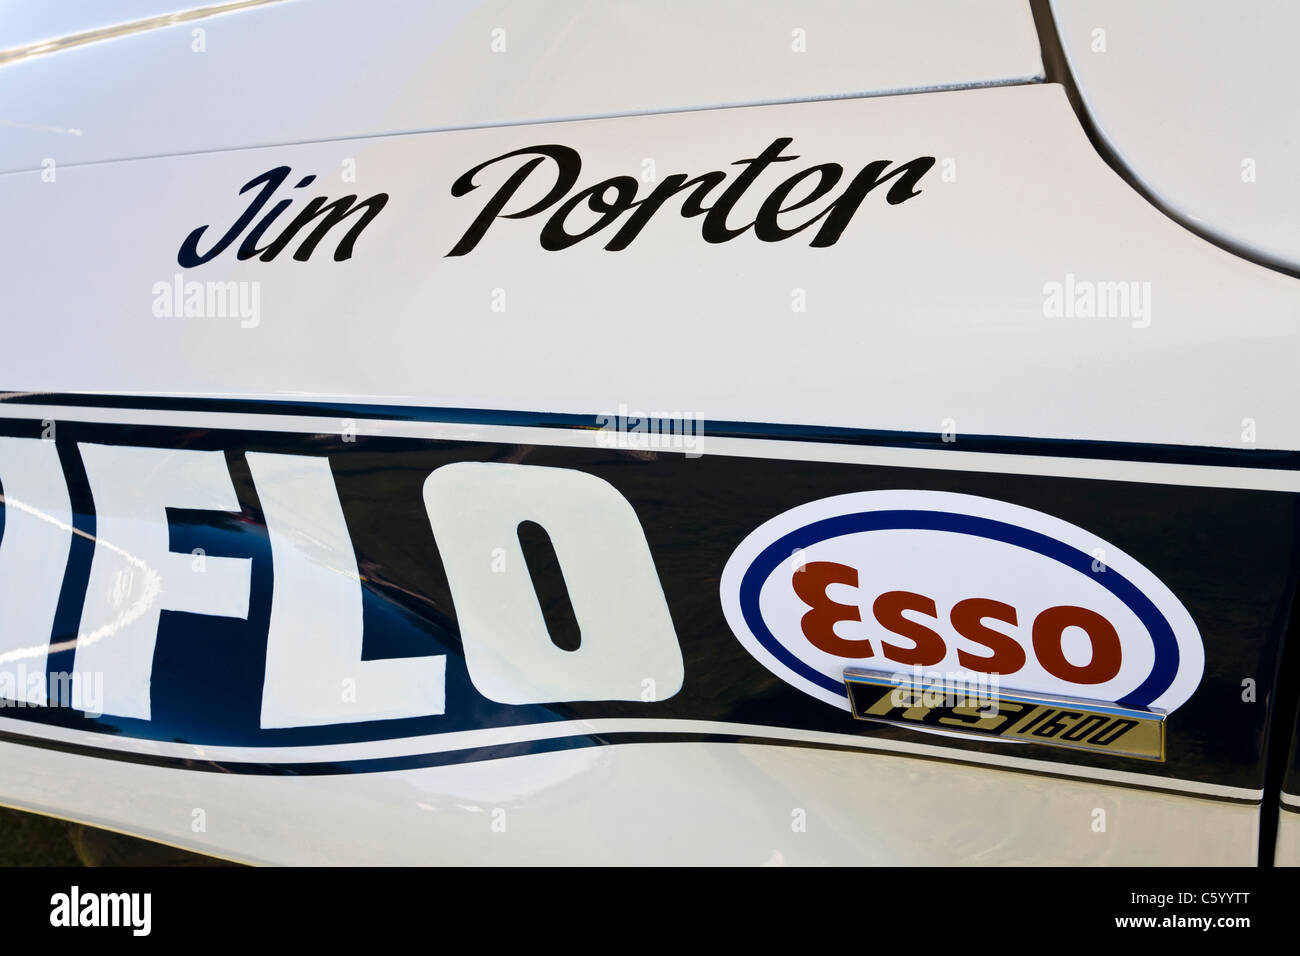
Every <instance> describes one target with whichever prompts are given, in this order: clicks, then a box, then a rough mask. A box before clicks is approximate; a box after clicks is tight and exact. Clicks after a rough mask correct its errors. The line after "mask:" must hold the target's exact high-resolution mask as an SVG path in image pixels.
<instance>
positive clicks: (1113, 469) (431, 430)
mask: <svg viewBox="0 0 1300 956" xmlns="http://www.w3.org/2000/svg"><path fill="white" fill-rule="evenodd" d="M0 418H10V419H13V418H18V419H35V420H45V419H48V420H50V421H55V422H57V421H77V422H91V423H99V424H117V425H163V426H173V427H181V428H184V427H200V428H229V429H239V430H244V431H264V432H283V433H290V434H304V435H341V434H342V432H343V423H344V422H347V423H348V425H349V429H350V430H351V431H352V432H353V433H355V434H357V435H369V436H374V437H382V438H423V439H432V440H440V441H458V442H464V441H483V442H499V443H503V444H516V445H518V444H523V445H550V446H556V447H567V448H596V449H600V450H602V451H603V450H607V448H606V446H605V445H603V444H602V443H601V442H602V438H604V439H607V438H608V433H607V432H604V431H602V430H601V429H599V428H595V427H592V428H572V427H567V428H566V427H559V428H542V427H529V426H522V425H485V424H471V423H455V422H409V421H394V420H388V419H368V418H356V419H353V418H348V417H346V416H339V417H334V416H308V415H293V414H273V413H257V412H196V411H186V410H174V409H135V408H103V407H84V406H63V405H23V404H14V403H9V402H4V401H0ZM592 421H593V422H594V421H595V418H594V417H593V419H592ZM699 442H700V445H699V448H700V451H702V452H703V453H704V454H705V455H725V456H728V457H741V458H769V459H783V460H791V461H822V462H836V463H845V464H859V465H880V466H886V467H894V468H925V469H931V470H940V471H982V472H993V473H998V474H1008V475H1038V476H1044V477H1054V478H1080V479H1090V480H1103V481H1134V482H1141V483H1144V484H1160V485H1181V486H1184V487H1194V488H1241V489H1249V490H1256V491H1286V492H1300V471H1289V470H1286V469H1281V468H1239V467H1233V466H1226V465H1190V464H1178V463H1171V462H1142V461H1124V460H1113V459H1104V458H1062V457H1051V456H1040V455H1034V454H1031V453H1026V454H1014V455H1013V454H1004V453H997V452H975V451H956V450H953V451H940V450H937V449H931V448H891V447H881V446H875V445H853V444H843V443H838V442H819V441H811V440H804V439H771V438H730V437H723V436H711V435H709V434H708V433H707V432H705V433H704V435H703V436H702V437H701V438H700V439H699ZM658 450H659V451H660V453H665V454H683V453H684V452H681V451H678V450H676V449H658Z"/></svg>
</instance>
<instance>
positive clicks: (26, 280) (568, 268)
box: [0, 86, 1300, 449]
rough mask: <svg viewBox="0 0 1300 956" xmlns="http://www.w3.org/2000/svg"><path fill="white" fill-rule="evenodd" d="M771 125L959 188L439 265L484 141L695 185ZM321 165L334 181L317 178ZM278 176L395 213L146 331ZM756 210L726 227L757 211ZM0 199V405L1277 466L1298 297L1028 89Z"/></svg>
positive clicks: (243, 267) (826, 155)
mask: <svg viewBox="0 0 1300 956" xmlns="http://www.w3.org/2000/svg"><path fill="white" fill-rule="evenodd" d="M782 135H784V136H791V137H793V138H794V145H795V147H797V149H798V152H799V154H800V155H801V157H803V159H804V161H805V162H807V163H808V164H812V163H816V162H825V161H837V160H847V159H849V158H855V159H857V160H858V161H860V162H861V163H863V164H864V165H865V163H866V162H868V161H870V160H871V159H874V158H877V157H882V156H884V157H907V158H910V157H912V156H915V155H918V154H927V153H928V154H931V155H935V156H937V157H942V158H951V159H952V161H953V163H954V167H953V168H954V170H955V172H954V175H955V176H956V179H955V181H952V182H943V181H941V179H940V178H939V176H938V175H937V174H938V173H939V171H940V167H936V168H935V169H934V170H933V171H932V173H933V174H936V175H933V176H932V178H931V179H930V180H929V181H928V182H927V183H926V188H925V189H924V191H923V193H922V195H920V196H918V197H916V198H914V199H912V200H910V201H908V202H906V203H904V204H902V205H899V206H893V207H891V206H886V205H885V204H884V202H883V198H882V197H881V196H880V195H879V194H876V195H873V196H872V197H870V198H869V201H868V202H866V203H864V206H863V208H862V209H861V210H860V211H859V213H858V216H857V218H856V219H855V220H854V221H853V223H852V224H851V225H850V227H849V229H848V231H847V232H846V233H845V236H844V238H843V239H842V240H841V241H840V242H839V243H838V244H837V245H835V246H832V247H829V248H822V249H814V248H809V247H808V245H807V240H806V239H804V238H803V237H802V236H797V237H794V238H791V239H787V240H785V241H783V242H779V243H761V242H758V241H756V240H755V239H754V238H753V236H752V235H743V236H740V237H739V238H737V239H734V240H732V241H730V242H728V243H724V244H721V245H716V246H706V245H705V244H704V243H703V242H702V241H701V239H700V227H699V224H698V223H699V221H698V220H688V219H682V218H681V217H680V216H677V215H675V213H674V211H673V210H672V209H667V210H664V211H663V212H661V213H660V214H659V216H658V217H657V218H655V219H653V220H652V221H651V222H650V224H649V225H648V226H647V227H646V228H645V230H644V231H643V232H642V234H641V235H640V236H639V237H638V239H637V240H636V241H635V242H634V243H633V244H632V245H631V246H630V247H629V248H628V249H626V250H624V251H622V252H619V253H608V252H605V251H603V250H602V249H601V248H600V247H599V245H597V243H598V242H599V241H601V239H602V238H603V236H602V235H597V236H596V237H593V238H592V239H591V240H588V241H586V242H584V243H581V244H579V245H576V246H573V247H572V248H570V249H567V250H564V252H563V253H562V254H556V253H548V252H544V251H543V250H541V249H540V248H539V247H538V245H537V232H538V230H539V229H540V228H541V222H540V221H539V220H537V219H532V220H508V221H501V222H498V223H496V224H495V225H494V227H493V228H492V229H491V230H490V231H489V232H488V234H487V235H486V237H485V239H484V240H483V242H482V243H481V244H480V245H479V247H478V248H477V249H476V250H474V252H472V253H470V254H469V255H466V256H461V257H457V258H446V257H445V253H446V252H447V251H449V250H450V249H451V248H452V246H453V245H454V243H455V242H456V241H457V239H458V238H459V237H460V235H461V234H462V233H463V232H464V230H465V229H466V228H467V226H468V225H469V223H470V221H471V220H472V219H473V217H474V216H475V215H477V213H478V211H479V209H480V208H481V205H482V203H483V202H485V201H486V197H483V198H479V192H483V191H485V190H486V188H487V187H484V189H483V190H480V191H479V192H476V193H471V194H470V195H469V196H466V197H462V198H460V199H457V198H454V197H452V196H451V195H450V194H449V192H448V189H449V184H450V183H451V182H452V181H453V180H454V179H455V178H456V177H457V176H459V175H460V174H461V173H463V172H465V171H466V170H468V169H470V168H471V167H473V166H475V165H476V164H478V163H481V162H484V161H485V160H487V159H490V158H492V157H494V156H498V155H500V154H502V153H504V152H507V151H509V150H512V149H518V148H521V147H527V146H530V145H533V144H536V143H546V142H550V141H553V140H555V139H556V138H557V137H558V138H561V139H562V141H563V142H565V143H567V144H569V145H571V146H573V147H574V148H576V149H578V150H579V152H580V153H581V154H582V156H583V158H584V167H583V170H584V171H583V174H582V176H581V178H580V180H579V182H580V184H584V185H585V184H591V183H594V182H596V181H597V180H599V179H604V178H607V177H609V176H612V175H616V174H633V175H635V174H636V173H637V172H638V171H639V170H640V169H641V163H642V160H643V159H644V158H645V157H647V156H650V157H652V158H653V159H654V161H655V164H656V166H657V168H658V169H659V170H661V171H662V172H663V174H666V173H668V172H670V171H687V172H692V173H699V172H704V171H707V170H712V169H724V168H726V167H727V166H728V164H730V163H731V162H732V161H734V160H736V159H738V158H743V157H747V156H753V155H755V154H756V153H757V152H758V151H759V150H760V149H762V148H763V147H764V146H766V145H767V144H768V143H770V142H771V140H772V139H773V138H774V137H776V136H782ZM347 159H354V160H355V163H356V169H357V171H358V172H357V177H358V180H357V182H356V183H355V184H345V183H343V182H341V181H340V182H339V183H338V185H337V186H333V187H331V186H330V185H329V181H330V180H331V179H333V178H335V177H334V176H333V175H332V174H331V173H332V171H336V170H340V169H341V164H342V163H343V162H344V160H347ZM276 164H288V165H290V166H292V167H293V168H294V170H295V171H296V172H302V173H305V172H315V173H317V174H319V177H320V182H321V184H322V186H324V187H325V188H327V189H329V191H330V192H331V193H333V194H334V195H342V194H344V192H345V191H356V192H357V193H359V194H361V195H369V194H370V192H371V191H380V190H382V191H386V192H389V193H390V194H391V195H392V196H393V197H394V198H393V200H392V202H391V203H390V205H389V207H388V208H387V209H385V211H384V214H383V215H381V216H380V217H379V218H377V219H376V220H375V221H374V223H372V224H371V225H370V226H369V227H368V229H367V231H366V232H365V233H364V234H363V235H362V237H361V239H360V241H359V243H358V245H357V251H356V254H355V255H354V257H353V258H352V259H351V260H348V261H346V262H343V263H336V262H333V261H332V260H331V259H330V258H329V255H328V244H327V246H326V249H325V251H323V252H318V253H317V254H316V255H315V256H314V257H313V258H312V259H311V260H310V261H308V262H295V261H293V260H291V259H289V258H288V257H287V256H283V257H281V258H280V259H278V260H276V261H275V262H271V263H264V262H261V261H260V260H251V261H247V262H243V263H239V262H236V261H235V260H234V259H233V258H232V253H227V254H225V255H223V256H220V257H218V258H216V259H214V260H213V261H212V262H210V263H208V264H206V265H203V266H200V267H197V268H194V269H190V270H187V272H186V275H185V279H186V281H193V280H197V281H228V280H247V281H250V282H252V281H256V282H259V283H260V287H259V288H260V294H261V314H260V318H259V320H258V324H257V326H256V327H255V328H241V327H240V326H241V322H240V320H239V319H235V318H227V319H184V318H179V319H178V318H159V317H156V316H155V315H154V314H153V311H152V309H153V305H154V302H155V299H156V298H157V293H156V292H155V291H154V287H155V285H157V284H158V283H164V284H166V283H170V282H172V281H173V277H174V276H175V275H176V274H178V273H179V272H180V269H179V268H178V266H177V265H176V250H177V247H178V246H179V244H180V242H181V240H182V239H183V238H184V237H185V236H186V234H188V233H189V232H190V230H192V229H193V228H195V227H196V226H198V225H202V224H205V223H214V224H216V225H215V226H214V228H216V229H224V227H225V224H228V223H230V222H233V221H234V220H235V219H236V218H237V216H238V214H239V212H240V211H241V210H242V209H243V208H244V206H245V205H247V197H240V196H238V195H237V190H238V189H239V188H240V187H241V186H242V185H243V184H244V183H245V182H247V181H248V180H249V179H250V178H252V177H253V176H255V175H257V174H258V173H260V172H262V171H263V170H266V169H268V168H270V167H271V166H273V165H276ZM501 175H504V173H503V174H501ZM775 182H779V178H777V177H776V174H773V180H772V183H770V184H769V186H768V188H771V185H772V184H774V183H775ZM753 192H754V193H755V194H756V195H755V196H754V198H752V199H747V200H745V201H744V202H742V203H741V204H740V206H739V207H738V208H737V211H736V213H735V216H736V218H737V220H739V217H742V216H744V215H745V214H746V213H749V214H751V215H752V212H753V207H754V205H756V204H757V203H758V202H759V201H761V198H762V196H763V195H765V194H766V190H764V189H763V188H762V187H761V186H759V187H756V188H755V190H753ZM0 203H2V204H3V205H4V207H5V208H6V209H8V210H10V213H11V215H12V218H13V221H15V222H21V223H23V224H24V227H23V228H22V229H14V230H10V231H8V232H7V233H6V234H5V235H4V237H3V239H2V240H0V243H2V245H0V251H2V252H3V255H4V257H5V261H6V262H7V263H8V269H9V273H10V275H11V277H12V278H11V281H10V285H9V288H8V293H7V295H6V297H5V300H4V309H5V310H6V320H7V322H8V325H9V341H8V349H7V350H6V355H5V363H6V367H4V368H3V371H4V372H5V377H6V379H7V380H8V381H9V382H10V384H9V386H8V387H10V388H13V389H17V390H31V391H38V390H39V391H89V392H108V393H120V392H130V393H143V394H173V395H239V396H262V397H270V396H277V395H299V396H312V397H314V398H330V399H338V398H344V399H347V400H350V401H372V400H373V401H383V402H392V403H398V402H400V403H406V404H412V405H430V406H451V407H471V408H502V409H524V410H544V411H563V412H574V413H579V414H593V415H594V414H599V413H602V412H607V411H612V410H614V409H615V408H617V406H618V405H619V404H620V403H625V404H626V405H628V407H630V408H633V409H643V410H650V409H676V410H681V411H685V412H687V413H688V414H692V415H697V414H698V415H702V416H703V417H705V418H706V419H709V420H720V421H751V422H788V423H795V424H804V425H843V426H850V427H866V428H880V429H898V430H905V431H920V432H930V433H938V432H940V431H942V430H943V429H944V428H945V427H948V426H947V423H948V422H949V421H951V422H952V423H953V425H952V427H953V429H954V430H955V431H956V432H957V433H958V434H963V433H964V434H1000V435H1019V436H1030V437H1049V438H1086V439H1097V440H1104V441H1146V442H1161V443H1173V444H1186V445H1210V446H1221V447H1243V429H1244V423H1245V422H1246V421H1247V420H1251V421H1253V422H1254V423H1255V433H1254V434H1255V444H1256V445H1257V446H1258V447H1266V448H1287V449H1295V448H1300V419H1297V417H1296V416H1295V415H1294V413H1293V411H1294V409H1295V408H1296V407H1297V402H1298V401H1300V384H1297V380H1296V378H1295V376H1294V375H1292V374H1291V372H1292V370H1293V369H1294V368H1295V367H1296V366H1297V364H1298V363H1300V339H1297V336H1296V332H1297V329H1298V328H1300V295H1297V284H1296V280H1294V279H1291V278H1288V277H1286V276H1283V275H1279V274H1277V273H1274V272H1271V271H1269V270H1267V269H1264V268H1262V267H1260V266H1257V265H1254V264H1252V263H1249V262H1246V261H1244V260H1241V259H1239V258H1237V257H1235V256H1233V255H1231V254H1229V253H1227V252H1224V251H1222V250H1220V249H1218V248H1215V247H1214V246H1212V245H1211V244H1209V243H1207V242H1205V241H1203V240H1201V239H1199V238H1197V237H1195V236H1193V235H1191V234H1189V233H1188V232H1187V231H1186V230H1184V229H1183V228H1182V227H1180V226H1178V225H1177V224H1175V223H1173V222H1171V221H1170V220H1169V219H1168V218H1166V217H1165V216H1164V215H1162V214H1161V213H1160V212H1159V211H1157V210H1155V209H1153V208H1152V207H1151V206H1150V205H1149V204H1147V203H1146V202H1145V201H1144V200H1142V199H1141V198H1140V197H1138V196H1136V195H1135V194H1134V193H1133V192H1132V191H1131V190H1130V189H1129V188H1128V187H1127V186H1125V185H1124V183H1123V182H1122V181H1121V180H1120V179H1119V178H1118V177H1117V176H1116V175H1115V174H1114V173H1113V172H1111V171H1110V170H1109V169H1108V168H1107V167H1106V166H1105V165H1104V164H1103V163H1102V161H1101V160H1100V159H1099V158H1098V157H1097V156H1096V154H1095V153H1094V152H1093V151H1092V150H1091V147H1090V146H1089V145H1088V142H1087V140H1086V139H1085V138H1084V136H1083V134H1082V133H1081V132H1080V130H1079V128H1078V124H1077V121H1076V119H1075V117H1074V115H1073V113H1072V112H1071V111H1070V109H1069V106H1068V104H1067V103H1066V100H1065V97H1064V95H1063V94H1062V92H1061V90H1060V89H1059V88H1058V87H1055V86H1020V87H1009V88H999V89H986V90H966V91H959V92H946V93H933V94H932V93H925V94H916V95H910V96H891V97H878V98H871V99H858V100H842V101H832V102H819V103H809V104H800V105H789V106H770V107H755V108H752V109H743V110H740V109H737V110H724V111H717V112H695V113H682V114H668V115H656V116H645V117H627V118H617V119H608V120H596V121H591V122H585V123H567V124H563V125H560V126H549V127H532V126H530V127H510V128H501V129H490V130H474V131H456V132H447V133H434V134H418V135H411V136H389V137H382V138H378V139H369V140H350V141H347V142H344V143H318V144H308V145H301V146H289V147H280V148H275V149H267V150H240V151H237V152H227V153H214V154H204V155H196V156H176V157H166V158H159V159H151V160H141V161H132V162H123V163H114V164H92V165H86V166H77V167H72V168H68V169H63V170H60V172H59V173H58V178H57V181H56V182H53V183H43V182H41V180H40V178H39V174H38V173H35V172H33V173H20V174H10V175H7V176H4V177H0ZM92 222H93V223H98V224H102V225H97V226H94V227H88V223H92ZM56 249H57V254H55V253H54V252H53V250H56ZM123 250H130V254H129V255H122V254H121V253H122V251H123ZM706 254H707V259H706V258H705V257H706ZM505 263H509V265H508V266H506V265H504V264H505ZM649 275H653V276H654V279H653V281H649V280H648V278H647V277H648V276H649ZM1070 277H1076V278H1077V279H1078V280H1084V281H1087V282H1094V283H1101V282H1136V283H1138V284H1139V288H1141V287H1142V284H1149V285H1147V286H1146V288H1148V289H1149V301H1148V304H1149V305H1150V315H1148V316H1146V317H1143V316H1140V315H1136V314H1135V315H1134V316H1132V317H1130V316H1116V317H1107V318H1069V317H1060V318H1057V317H1047V316H1046V315H1045V311H1046V310H1047V308H1048V299H1049V295H1048V293H1047V291H1046V289H1047V287H1048V284H1049V283H1060V284H1064V283H1065V282H1067V281H1074V280H1072V279H1070ZM496 290H501V292H502V293H504V295H505V297H506V309H505V311H504V312H501V311H495V310H494V308H493V301H494V295H496V294H497V293H496ZM796 290H804V292H805V293H806V302H807V306H806V308H807V311H806V312H804V313H799V312H796V311H794V309H793V308H792V294H794V293H795V292H796ZM55 302H57V303H58V309H59V310H60V312H61V314H64V315H71V316H79V317H84V320H82V321H79V322H78V325H77V328H76V339H77V343H78V347H77V348H75V349H71V348H69V349H63V348H59V347H57V346H56V347H53V348H52V347H51V339H50V336H51V329H50V327H49V326H48V325H47V324H46V323H43V322H39V321H31V320H28V319H26V318H24V317H34V316H40V315H45V314H49V312H50V310H51V308H52V305H53V303H55ZM1228 317H1230V321H1229V320H1228ZM394 343H400V347H398V348H394ZM561 343H563V347H556V346H557V345H559V344H561ZM622 343H627V346H625V345H623V344H622ZM539 356H545V360H544V361H539ZM774 382H780V383H782V388H781V389H779V390H778V389H774V388H773V387H772V383H774ZM990 383H996V388H991V387H990Z"/></svg>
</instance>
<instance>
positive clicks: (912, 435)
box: [0, 392, 1300, 471]
mask: <svg viewBox="0 0 1300 956" xmlns="http://www.w3.org/2000/svg"><path fill="white" fill-rule="evenodd" d="M0 402H9V403H10V404H16V405H55V406H68V407H77V406H89V407H94V408H122V409H138V410H141V411H178V412H185V411H190V412H210V413H226V414H242V415H290V416H293V415H298V416H311V417H318V418H320V417H323V418H340V419H344V418H351V419H358V420H368V421H401V422H424V423H446V424H455V425H503V426H511V427H521V428H553V429H581V430H584V431H596V430H599V429H600V427H601V422H600V419H601V417H602V416H603V415H605V414H608V413H604V412H597V413H593V414H590V415H572V414H565V413H560V412H529V411H511V410H491V409H466V408H432V407H430V408H421V407H414V406H404V405H367V404H346V403H337V402H295V401H289V400H280V399H208V398H169V397H164V398H158V397H150V396H140V397H135V396H120V395H75V394H74V395H69V394H41V393H33V392H0ZM649 413H650V412H649V410H646V414H649ZM703 434H704V436H705V437H710V438H749V439H768V440H775V441H807V442H818V443H822V444H839V445H861V446H868V447H880V448H919V449H927V450H932V451H944V452H949V453H952V454H960V453H962V452H980V453H984V454H1003V455H1028V456H1035V457H1051V458H1088V459H1098V460H1102V461H1134V462H1149V463H1153V464H1175V465H1218V466H1222V467H1229V468H1275V469H1283V470H1289V471H1298V470H1300V451H1286V450H1281V449H1264V448H1216V447H1212V446H1208V445H1171V444H1157V443H1146V442H1106V441H1092V440H1086V439H1075V438H1017V437H1014V436H1008V435H965V434H963V435H961V436H959V439H958V440H956V441H945V440H944V438H943V436H942V435H941V434H940V433H937V432H908V431H888V430H884V429H871V428H842V427H838V426H831V425H786V424H778V423H760V422H731V421H705V422H704V423H703ZM668 450H672V449H668Z"/></svg>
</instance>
